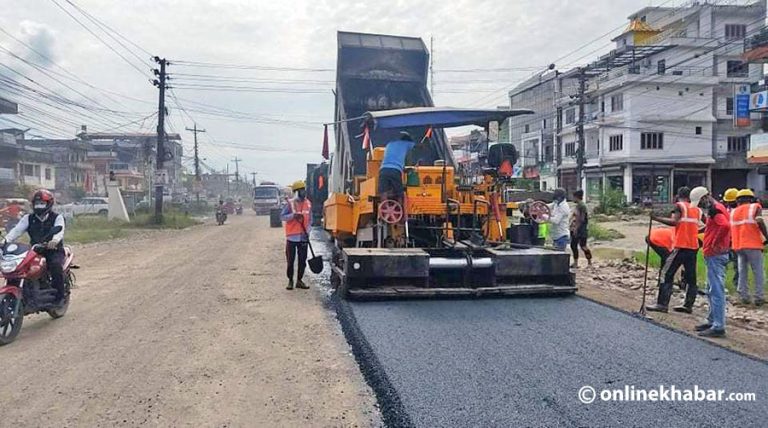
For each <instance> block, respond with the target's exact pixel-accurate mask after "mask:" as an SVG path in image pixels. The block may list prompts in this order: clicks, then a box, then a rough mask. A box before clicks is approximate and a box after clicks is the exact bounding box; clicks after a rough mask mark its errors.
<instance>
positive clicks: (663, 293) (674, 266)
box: [646, 187, 701, 314]
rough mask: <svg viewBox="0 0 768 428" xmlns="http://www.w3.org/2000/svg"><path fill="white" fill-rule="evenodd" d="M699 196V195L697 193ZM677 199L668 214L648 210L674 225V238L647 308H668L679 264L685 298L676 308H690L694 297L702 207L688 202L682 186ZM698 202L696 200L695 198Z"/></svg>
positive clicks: (684, 309)
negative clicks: (655, 292)
mask: <svg viewBox="0 0 768 428" xmlns="http://www.w3.org/2000/svg"><path fill="white" fill-rule="evenodd" d="M699 197H701V196H699ZM677 198H678V201H677V202H676V203H675V209H674V211H672V216H671V217H668V218H667V217H660V216H657V215H656V214H653V213H651V219H652V220H654V221H658V222H659V223H662V224H665V225H667V226H673V227H674V228H675V239H674V242H673V243H672V253H671V254H670V255H669V257H668V258H667V262H666V263H665V264H664V266H663V267H662V269H661V276H662V278H663V279H662V283H661V284H660V285H659V295H658V297H657V302H656V304H655V305H650V306H648V307H647V308H646V309H647V310H649V311H656V312H667V311H668V308H669V300H670V299H671V298H672V286H673V280H674V277H675V273H676V272H677V270H678V269H680V267H683V268H684V269H685V274H684V275H685V282H686V285H687V286H686V289H685V302H684V303H683V305H681V306H676V307H675V308H674V310H675V311H676V312H685V313H689V314H690V313H691V312H693V303H694V302H695V301H696V294H697V291H698V289H697V287H696V254H697V253H698V250H699V240H698V236H697V235H698V233H699V222H700V221H701V210H700V209H699V208H697V207H695V206H694V205H692V204H691V189H689V188H688V187H681V188H680V189H679V190H678V192H677ZM697 203H698V200H697Z"/></svg>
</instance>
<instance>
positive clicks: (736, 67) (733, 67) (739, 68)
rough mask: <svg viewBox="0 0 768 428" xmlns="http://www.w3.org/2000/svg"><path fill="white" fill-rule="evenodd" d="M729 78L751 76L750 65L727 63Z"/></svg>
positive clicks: (740, 62)
mask: <svg viewBox="0 0 768 428" xmlns="http://www.w3.org/2000/svg"><path fill="white" fill-rule="evenodd" d="M726 76H727V77H747V76H749V64H747V63H746V62H742V61H728V62H727V63H726Z"/></svg>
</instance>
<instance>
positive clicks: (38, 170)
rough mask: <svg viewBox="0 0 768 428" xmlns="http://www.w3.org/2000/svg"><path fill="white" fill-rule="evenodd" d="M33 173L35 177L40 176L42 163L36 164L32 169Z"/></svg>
mask: <svg viewBox="0 0 768 428" xmlns="http://www.w3.org/2000/svg"><path fill="white" fill-rule="evenodd" d="M32 173H33V174H34V177H38V178H40V165H35V166H34V168H33V169H32Z"/></svg>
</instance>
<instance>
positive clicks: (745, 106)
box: [734, 94, 752, 127]
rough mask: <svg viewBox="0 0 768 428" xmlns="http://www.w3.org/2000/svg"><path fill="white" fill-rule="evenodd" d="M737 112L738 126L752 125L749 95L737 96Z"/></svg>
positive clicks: (736, 120)
mask: <svg viewBox="0 0 768 428" xmlns="http://www.w3.org/2000/svg"><path fill="white" fill-rule="evenodd" d="M735 103H736V109H735V110H736V111H735V112H734V113H735V114H734V116H735V122H736V126H739V127H746V126H750V125H752V122H751V121H750V120H749V94H738V95H736V100H735Z"/></svg>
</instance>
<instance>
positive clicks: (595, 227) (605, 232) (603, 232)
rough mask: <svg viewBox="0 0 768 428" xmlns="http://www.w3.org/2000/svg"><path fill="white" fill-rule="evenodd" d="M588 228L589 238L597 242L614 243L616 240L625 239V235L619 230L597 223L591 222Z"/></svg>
mask: <svg viewBox="0 0 768 428" xmlns="http://www.w3.org/2000/svg"><path fill="white" fill-rule="evenodd" d="M588 227H589V231H588V233H589V237H590V238H592V239H594V240H595V241H613V240H614V239H621V238H624V234H623V233H621V232H619V231H618V230H615V229H609V228H607V227H603V226H601V225H599V224H598V223H595V222H590V223H589V225H588Z"/></svg>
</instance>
